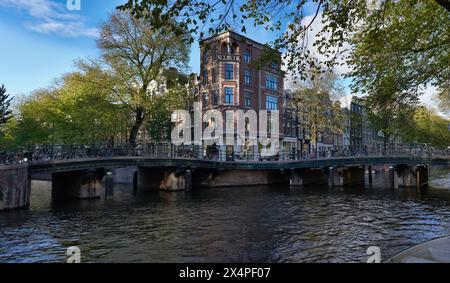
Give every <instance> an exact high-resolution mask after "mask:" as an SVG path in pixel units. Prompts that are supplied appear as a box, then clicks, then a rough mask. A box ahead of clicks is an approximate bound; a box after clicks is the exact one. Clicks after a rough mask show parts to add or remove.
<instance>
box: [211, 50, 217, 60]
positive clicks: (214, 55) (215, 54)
mask: <svg viewBox="0 0 450 283" xmlns="http://www.w3.org/2000/svg"><path fill="white" fill-rule="evenodd" d="M212 57H213V60H216V59H217V48H216V47H214V48H213V50H212Z"/></svg>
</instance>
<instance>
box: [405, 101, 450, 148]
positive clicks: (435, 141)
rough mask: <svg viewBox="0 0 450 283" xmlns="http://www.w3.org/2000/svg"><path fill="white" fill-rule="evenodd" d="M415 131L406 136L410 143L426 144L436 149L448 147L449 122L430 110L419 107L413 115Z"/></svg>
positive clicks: (449, 136) (449, 144)
mask: <svg viewBox="0 0 450 283" xmlns="http://www.w3.org/2000/svg"><path fill="white" fill-rule="evenodd" d="M413 118H414V120H413V123H414V124H413V126H414V128H415V131H413V132H410V134H409V135H407V136H406V138H407V140H408V141H410V142H418V143H426V144H430V145H432V146H434V147H437V148H442V149H446V148H447V147H448V146H450V131H449V130H448V125H449V124H450V120H448V119H445V118H443V117H441V116H440V115H438V114H437V113H436V112H435V111H433V110H432V109H429V108H427V107H423V106H422V107H419V108H418V109H417V110H416V111H415V113H414V117H413Z"/></svg>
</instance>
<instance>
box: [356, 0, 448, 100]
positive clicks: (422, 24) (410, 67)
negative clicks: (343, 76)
mask: <svg viewBox="0 0 450 283" xmlns="http://www.w3.org/2000/svg"><path fill="white" fill-rule="evenodd" d="M384 6H385V7H384V9H383V10H380V11H375V12H373V13H371V14H368V15H367V16H366V17H365V22H364V25H362V26H361V27H360V28H359V29H358V30H357V31H356V33H355V34H354V35H353V36H352V39H351V43H352V44H353V46H354V50H353V52H352V53H351V55H350V59H349V63H350V64H351V66H352V67H353V69H352V71H351V72H350V73H349V74H348V76H349V77H351V78H352V79H353V91H355V92H363V93H366V94H368V95H374V93H376V92H377V91H378V90H380V89H383V88H385V87H384V86H383V84H386V83H387V84H388V85H390V86H395V88H396V90H395V92H390V93H389V95H395V96H396V97H395V99H396V100H402V99H403V98H404V97H405V99H406V96H407V97H409V99H410V100H414V99H416V98H417V97H419V95H420V94H421V92H422V91H423V90H424V89H425V88H426V87H428V86H430V85H433V86H435V87H436V88H437V89H438V91H439V92H441V94H442V95H443V96H447V97H448V94H449V83H448V82H449V80H450V65H449V63H448V62H449V60H450V28H449V27H450V25H449V23H450V13H448V11H446V10H444V9H442V8H441V7H439V5H437V4H436V3H435V2H434V1H419V0H416V1H412V0H399V1H388V2H386V3H385V4H384ZM389 81H392V82H393V83H392V84H391V83H390V82H389ZM375 97H380V96H375ZM380 98H381V100H380V101H379V103H383V102H384V100H383V98H382V97H380ZM393 99H394V98H393ZM371 100H372V102H374V101H375V100H374V99H373V98H372V99H371Z"/></svg>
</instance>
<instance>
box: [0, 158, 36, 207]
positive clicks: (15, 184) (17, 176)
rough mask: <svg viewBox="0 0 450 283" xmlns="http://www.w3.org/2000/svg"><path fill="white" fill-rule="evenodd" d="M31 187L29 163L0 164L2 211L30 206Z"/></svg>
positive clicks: (0, 205)
mask: <svg viewBox="0 0 450 283" xmlns="http://www.w3.org/2000/svg"><path fill="white" fill-rule="evenodd" d="M30 187H31V184H30V178H29V176H28V166H27V165H9V166H0V211H1V210H9V209H18V208H25V207H28V206H29V205H30Z"/></svg>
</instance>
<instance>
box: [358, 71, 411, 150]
mask: <svg viewBox="0 0 450 283" xmlns="http://www.w3.org/2000/svg"><path fill="white" fill-rule="evenodd" d="M362 103H363V105H364V106H365V109H366V111H367V116H368V119H369V122H370V124H371V126H372V127H373V128H374V129H375V130H377V131H381V132H382V133H383V134H384V146H385V147H386V145H387V144H389V143H390V141H391V140H392V139H393V138H395V137H397V136H398V135H404V134H405V133H406V134H407V133H408V132H411V131H414V127H411V122H412V120H413V115H414V112H415V109H416V108H417V106H418V103H419V100H418V98H417V96H414V95H412V96H411V95H409V94H408V93H406V92H402V91H401V86H400V85H399V84H398V83H397V82H396V80H395V79H394V78H391V77H385V78H383V80H381V81H380V82H379V84H377V88H376V89H374V90H373V92H372V93H371V94H370V95H367V96H365V97H364V98H363V99H362Z"/></svg>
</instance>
